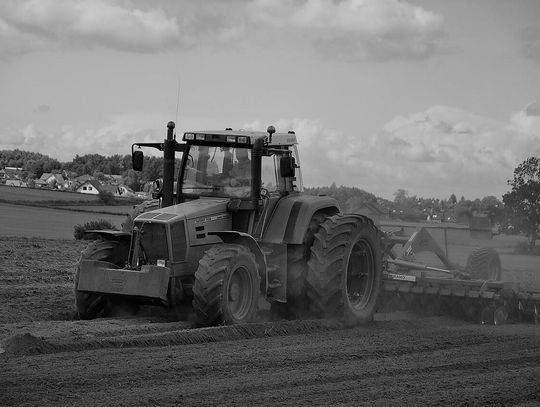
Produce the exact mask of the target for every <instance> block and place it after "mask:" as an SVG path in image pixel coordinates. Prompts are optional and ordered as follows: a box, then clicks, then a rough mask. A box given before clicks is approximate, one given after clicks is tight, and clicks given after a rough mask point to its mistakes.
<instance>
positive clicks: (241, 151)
mask: <svg viewBox="0 0 540 407" xmlns="http://www.w3.org/2000/svg"><path fill="white" fill-rule="evenodd" d="M236 159H237V160H238V161H240V162H243V161H247V160H249V156H248V150H247V148H238V149H236Z"/></svg>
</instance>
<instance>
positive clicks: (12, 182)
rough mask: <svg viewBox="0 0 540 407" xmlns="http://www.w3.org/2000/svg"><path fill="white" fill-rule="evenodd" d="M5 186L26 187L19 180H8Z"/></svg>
mask: <svg viewBox="0 0 540 407" xmlns="http://www.w3.org/2000/svg"><path fill="white" fill-rule="evenodd" d="M6 185H7V186H10V187H25V188H26V187H27V185H26V182H23V181H21V180H20V179H8V180H7V181H6Z"/></svg>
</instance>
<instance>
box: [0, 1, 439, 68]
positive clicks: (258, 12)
mask: <svg viewBox="0 0 540 407" xmlns="http://www.w3.org/2000/svg"><path fill="white" fill-rule="evenodd" d="M157 4H161V5H162V6H163V7H158V6H156V3H155V2H137V3H135V1H134V0H133V1H130V0H110V1H106V0H7V1H3V2H0V16H1V17H0V35H2V38H3V39H5V40H4V41H2V43H1V44H0V55H3V57H4V58H7V57H12V56H17V55H22V54H25V53H28V52H32V51H37V50H51V49H64V48H66V47H68V48H77V49H92V48H95V47H99V48H106V49H113V50H116V51H122V52H137V53H156V52H162V51H165V50H168V49H176V48H195V47H210V48H212V49H215V48H216V47H217V48H218V49H219V47H221V46H223V45H227V46H228V47H237V46H241V45H242V44H247V43H249V42H250V41H251V42H257V41H272V42H273V43H275V44H279V43H281V42H283V41H290V39H291V35H290V34H291V33H292V34H294V38H296V39H298V41H304V38H306V39H307V40H308V42H309V43H310V44H311V45H312V46H313V47H314V49H316V50H317V51H319V52H320V53H321V54H322V55H324V56H326V57H330V58H335V59H339V60H344V61H349V62H356V61H364V60H375V61H386V60H391V59H423V58H428V57H430V56H432V55H435V54H438V53H443V52H446V47H445V44H444V41H445V34H444V30H443V23H444V20H443V17H442V16H441V15H439V14H437V13H434V12H431V11H428V10H425V9H424V8H422V7H419V6H414V5H412V4H410V3H407V2H403V1H399V0H343V1H332V0H304V1H296V0H252V1H228V2H227V3H225V2H220V1H218V0H208V1H205V2H190V1H181V0H179V1H178V2H160V3H157Z"/></svg>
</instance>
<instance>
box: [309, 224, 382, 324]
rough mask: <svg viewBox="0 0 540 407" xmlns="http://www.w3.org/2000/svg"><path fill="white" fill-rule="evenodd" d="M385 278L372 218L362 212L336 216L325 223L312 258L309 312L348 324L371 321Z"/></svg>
mask: <svg viewBox="0 0 540 407" xmlns="http://www.w3.org/2000/svg"><path fill="white" fill-rule="evenodd" d="M381 283H382V252H381V242H380V235H379V231H378V229H377V228H376V227H375V226H374V225H373V222H372V221H371V220H370V219H369V218H366V217H364V216H360V215H335V216H332V217H331V218H328V219H327V220H326V221H325V222H324V223H322V225H321V227H320V228H319V231H318V232H317V233H316V234H315V240H314V243H313V246H312V248H311V258H310V260H309V262H308V275H307V295H308V297H309V300H310V307H311V311H312V312H313V313H314V314H315V315H316V316H318V317H322V318H337V319H339V320H342V321H343V322H345V323H346V324H350V325H354V324H363V323H367V322H370V321H372V320H373V315H374V313H375V307H376V304H377V299H378V296H379V293H380V289H381Z"/></svg>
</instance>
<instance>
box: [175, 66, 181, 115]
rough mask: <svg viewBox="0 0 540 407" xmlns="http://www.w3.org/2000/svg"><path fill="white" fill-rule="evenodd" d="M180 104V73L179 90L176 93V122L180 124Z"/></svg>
mask: <svg viewBox="0 0 540 407" xmlns="http://www.w3.org/2000/svg"><path fill="white" fill-rule="evenodd" d="M179 106H180V75H178V92H177V95H176V122H175V123H176V124H177V125H178V109H179Z"/></svg>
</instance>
